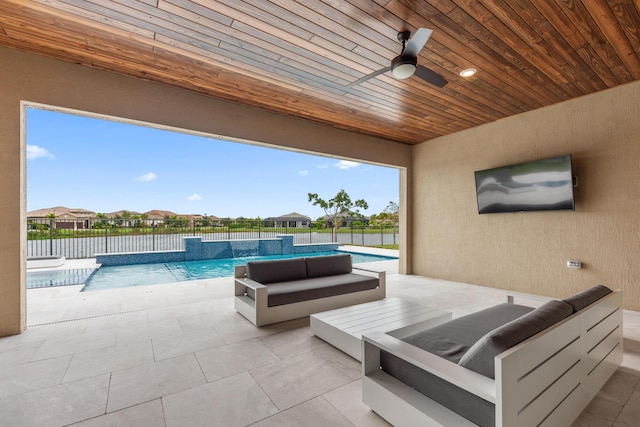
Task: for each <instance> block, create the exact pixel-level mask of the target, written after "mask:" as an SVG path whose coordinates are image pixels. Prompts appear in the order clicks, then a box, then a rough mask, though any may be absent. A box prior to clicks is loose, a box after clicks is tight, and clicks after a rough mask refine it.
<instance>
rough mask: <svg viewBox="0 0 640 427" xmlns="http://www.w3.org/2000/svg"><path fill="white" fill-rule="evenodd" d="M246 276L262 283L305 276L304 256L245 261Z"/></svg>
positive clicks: (297, 278) (284, 280) (266, 283)
mask: <svg viewBox="0 0 640 427" xmlns="http://www.w3.org/2000/svg"><path fill="white" fill-rule="evenodd" d="M247 277H248V278H249V279H251V280H255V281H256V282H258V283H262V284H263V285H268V284H269V283H277V282H286V281H288V280H300V279H304V278H306V277H307V264H306V262H305V261H304V258H291V259H278V260H268V261H249V262H247Z"/></svg>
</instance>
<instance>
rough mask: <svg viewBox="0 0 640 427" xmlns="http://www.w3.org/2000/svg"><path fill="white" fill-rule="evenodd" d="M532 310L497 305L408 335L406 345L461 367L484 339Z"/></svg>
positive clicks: (524, 307)
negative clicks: (469, 351) (466, 354)
mask: <svg viewBox="0 0 640 427" xmlns="http://www.w3.org/2000/svg"><path fill="white" fill-rule="evenodd" d="M532 310H533V308H531V307H526V306H524V305H518V304H507V303H504V304H498V305H495V306H492V307H489V308H486V309H484V310H480V311H477V312H475V313H471V314H468V315H466V316H462V317H458V318H457V319H453V320H450V321H448V322H445V323H443V324H440V325H438V326H434V327H433V328H429V329H425V330H424V331H420V332H418V333H416V334H413V335H409V336H407V337H406V338H403V341H405V342H407V343H409V344H411V345H414V346H416V347H419V348H421V349H423V350H426V351H428V352H429V353H433V354H435V355H437V356H440V357H443V358H445V359H447V360H449V361H451V362H454V363H458V362H459V361H460V358H461V357H462V356H463V355H464V354H465V353H466V352H467V350H469V348H470V347H471V346H472V345H473V344H474V343H475V342H476V341H478V340H479V339H480V338H482V336H484V335H485V334H487V333H488V332H490V331H492V330H494V329H496V328H498V327H500V326H502V325H504V324H506V323H509V322H511V321H512V320H514V319H517V318H518V317H520V316H522V315H524V314H527V313H529V312H530V311H532Z"/></svg>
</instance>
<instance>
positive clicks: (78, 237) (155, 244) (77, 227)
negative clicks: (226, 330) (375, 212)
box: [27, 218, 399, 259]
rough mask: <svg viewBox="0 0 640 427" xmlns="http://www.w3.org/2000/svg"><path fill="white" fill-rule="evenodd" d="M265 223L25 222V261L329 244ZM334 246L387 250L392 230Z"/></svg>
mask: <svg viewBox="0 0 640 427" xmlns="http://www.w3.org/2000/svg"><path fill="white" fill-rule="evenodd" d="M270 225H271V224H269V223H268V222H266V221H260V220H250V221H238V220H235V221H234V220H215V221H213V220H200V219H162V220H160V219H111V218H82V219H75V218H74V219H66V218H65V219H63V218H29V219H28V220H27V256H28V257H38V256H64V257H65V258H68V259H74V258H92V257H94V256H95V254H97V253H119V252H148V251H175V250H184V240H183V239H182V238H183V237H188V236H201V237H202V240H253V239H268V238H275V237H277V236H279V235H282V234H290V235H293V236H294V244H296V245H302V244H311V243H331V242H332V241H333V238H332V230H331V229H330V228H315V227H291V226H285V227H274V226H270ZM337 241H338V243H340V244H345V245H346V244H350V245H361V246H391V245H397V244H398V242H399V234H398V228H397V227H385V226H375V227H374V226H355V225H352V226H350V227H343V228H340V229H339V230H338V233H337Z"/></svg>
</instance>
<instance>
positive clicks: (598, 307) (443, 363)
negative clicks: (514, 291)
mask: <svg viewBox="0 0 640 427" xmlns="http://www.w3.org/2000/svg"><path fill="white" fill-rule="evenodd" d="M602 288H604V287H594V288H591V289H590V290H587V291H585V292H583V293H581V294H578V295H576V296H573V297H571V298H567V299H565V300H563V301H562V303H564V302H568V303H570V304H571V306H572V307H571V314H569V315H567V316H566V317H564V318H563V319H562V320H559V321H557V322H555V323H553V324H552V325H551V326H548V327H545V328H544V329H543V330H542V331H541V332H538V333H534V335H533V336H530V337H529V338H526V339H525V340H524V341H521V342H519V343H518V344H515V345H513V346H511V347H510V348H508V349H507V350H505V351H500V350H498V351H500V352H499V353H497V354H496V355H495V357H491V359H493V360H489V361H488V362H489V364H490V363H493V366H491V368H492V371H493V372H492V373H493V374H494V377H495V378H491V376H487V375H490V373H487V372H486V370H487V367H489V366H490V365H488V364H486V363H485V364H484V367H482V365H483V363H484V362H480V363H476V364H475V366H474V365H473V363H472V364H471V365H469V366H472V367H473V368H474V369H476V370H472V369H470V368H468V367H464V366H461V365H460V364H458V363H454V362H452V361H451V360H448V359H447V358H444V357H441V356H439V355H436V354H433V353H431V352H429V351H426V350H423V349H421V348H419V347H416V346H415V345H412V344H410V343H408V342H406V341H404V340H407V338H403V340H400V339H396V338H394V337H392V336H390V335H387V334H384V333H374V334H370V335H365V336H363V341H362V345H363V374H364V375H363V401H364V403H365V404H366V405H368V406H369V407H370V408H371V409H372V410H374V411H375V412H377V413H378V414H379V415H380V416H382V417H383V418H385V419H386V420H387V421H389V422H390V423H392V424H393V425H395V426H416V425H420V426H466V425H469V426H471V425H478V424H479V425H495V426H506V427H512V426H517V427H526V426H538V425H542V426H564V425H567V426H568V425H570V424H571V423H572V422H573V421H574V420H575V418H576V417H577V416H578V415H579V414H580V413H581V412H582V411H583V410H584V408H585V407H586V405H587V404H588V403H589V402H590V401H591V399H592V398H593V397H594V396H595V395H596V394H597V393H598V391H599V390H600V388H601V387H602V386H603V385H604V383H605V382H606V381H607V380H608V379H609V378H610V376H611V375H612V374H613V372H615V370H616V369H617V368H618V366H619V365H620V364H621V362H622V309H621V308H620V307H621V305H622V292H621V291H615V292H611V291H610V290H608V289H607V288H604V289H606V291H608V292H610V293H608V294H606V295H604V296H603V294H604V292H603V289H602ZM590 292H591V294H589V293H590ZM589 295H591V296H592V297H593V295H596V296H597V298H592V299H591V300H589V298H588V297H589ZM585 296H586V297H585ZM590 301H592V302H590ZM508 302H509V303H513V296H510V297H509V298H508ZM559 303H560V302H556V300H554V301H552V302H551V304H555V305H556V306H557V305H560V304H559ZM507 305H513V304H505V306H507ZM545 305H546V304H545ZM545 305H543V306H542V307H544V306H545ZM514 306H515V305H514ZM542 307H540V308H539V309H536V310H540V309H542ZM506 308H507V310H511V311H513V310H514V309H516V308H517V307H506ZM487 310H489V309H487ZM536 310H533V311H531V312H529V313H528V314H525V315H523V316H522V317H519V318H518V319H515V320H513V321H511V322H508V324H505V325H504V327H503V328H502V329H500V328H496V330H494V331H491V332H490V333H488V334H486V335H485V336H483V338H482V339H481V340H478V342H476V344H474V345H473V346H472V347H471V348H468V350H466V349H462V352H463V353H464V355H467V356H468V354H467V352H471V351H472V350H473V349H474V348H475V350H478V349H479V348H480V347H482V346H484V348H485V349H486V348H490V347H491V346H492V345H494V344H495V342H494V343H493V344H491V345H488V344H487V342H488V341H487V336H491V338H490V339H493V338H495V337H496V336H499V335H500V333H501V331H504V330H509V328H510V329H511V332H510V333H513V332H514V327H516V326H517V327H518V328H522V327H524V328H525V329H526V328H528V327H529V326H530V325H527V324H526V322H525V323H524V326H522V325H523V323H522V322H523V320H522V319H527V318H530V317H531V316H535V315H536V314H540V311H538V312H536ZM554 310H555V308H554ZM483 311H484V310H483ZM483 311H481V312H478V313H473V314H472V315H469V316H464V318H466V319H464V318H459V319H462V322H463V323H464V322H465V321H466V322H467V323H466V325H467V326H468V325H470V324H474V323H473V322H474V321H476V323H475V324H478V325H480V324H481V323H482V322H483V321H482V320H479V319H482V316H483V315H484V316H485V317H486V312H485V313H482V312H483ZM494 314H495V313H494ZM474 315H475V316H476V317H474ZM478 316H479V317H478ZM525 316H526V317H525ZM545 316H546V315H545ZM543 317H544V316H543ZM547 317H548V316H547ZM539 318H540V317H539ZM455 321H456V319H453V320H452V321H451V322H455ZM447 323H449V322H447ZM447 323H445V324H443V325H447ZM439 327H440V326H438V327H436V328H439ZM445 328H446V326H445ZM432 329H434V328H432ZM499 329H500V330H499ZM440 331H442V329H441V330H440ZM444 331H446V329H444ZM521 331H522V329H517V328H516V332H517V333H520V332H521ZM425 332H426V331H425ZM525 335H526V334H525ZM503 338H504V336H503ZM409 341H411V339H409ZM498 341H499V340H498ZM431 344H433V343H431ZM503 344H504V343H503ZM499 346H500V343H499V342H498V346H497V348H499ZM465 350H466V351H467V352H464V351H465ZM493 350H496V348H495V347H494V348H493ZM464 355H463V358H464ZM390 358H391V359H392V360H393V361H395V362H397V363H400V364H401V365H402V366H404V367H405V368H406V367H409V369H410V370H409V371H406V372H411V375H409V376H408V378H407V375H404V374H402V371H399V370H397V369H395V368H393V365H392V364H391V363H389V368H388V370H389V371H393V372H394V375H397V376H398V377H400V378H401V379H402V380H400V379H398V378H396V377H395V376H393V375H392V374H390V373H389V372H387V371H385V370H384V369H383V368H381V359H382V360H383V362H382V365H384V360H385V359H390ZM463 358H461V359H460V360H461V362H462V361H463ZM471 358H473V356H471ZM469 359H470V358H469V357H467V358H466V361H467V362H468V361H469ZM476 362H478V361H476ZM485 362H487V361H485ZM392 368H393V369H392ZM478 368H479V369H478ZM477 371H480V372H483V373H479V372H477ZM416 372H420V374H416ZM432 380H433V381H435V384H437V386H436V387H435V393H434V394H432V395H431V396H427V395H425V394H423V393H422V392H420V391H417V389H416V387H417V388H418V389H422V388H421V387H423V386H422V385H421V384H424V381H432ZM420 381H422V383H420ZM407 383H411V384H407ZM430 386H431V385H430ZM430 386H429V387H430ZM429 387H427V388H429ZM427 392H428V390H427ZM436 400H438V401H440V403H438V402H437V401H436ZM452 401H453V404H452V403H451V402H452ZM456 404H458V406H457V407H456V409H455V410H452V409H451V407H454V406H455V405H456ZM460 408H462V410H461V409H460ZM456 411H458V412H462V413H464V412H465V411H467V413H466V417H463V416H462V415H460V413H458V412H456ZM475 411H477V412H482V411H484V412H485V414H484V415H485V416H484V418H483V417H482V416H481V417H480V418H478V419H476V418H474V417H475V416H476V415H478V414H476V413H474V412H475ZM487 411H494V412H493V414H491V413H489V414H487V413H486V412H487ZM469 414H471V416H469ZM469 418H473V421H471V420H470V419H469ZM492 418H493V420H492Z"/></svg>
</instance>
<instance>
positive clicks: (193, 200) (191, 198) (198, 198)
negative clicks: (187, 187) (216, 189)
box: [187, 193, 202, 202]
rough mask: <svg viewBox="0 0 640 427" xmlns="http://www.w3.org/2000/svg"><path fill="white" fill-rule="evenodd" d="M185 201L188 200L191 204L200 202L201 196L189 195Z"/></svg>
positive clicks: (196, 194)
mask: <svg viewBox="0 0 640 427" xmlns="http://www.w3.org/2000/svg"><path fill="white" fill-rule="evenodd" d="M187 200H190V201H192V202H195V201H198V200H202V196H201V195H199V194H198V193H193V194H192V195H190V196H189V197H187Z"/></svg>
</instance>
